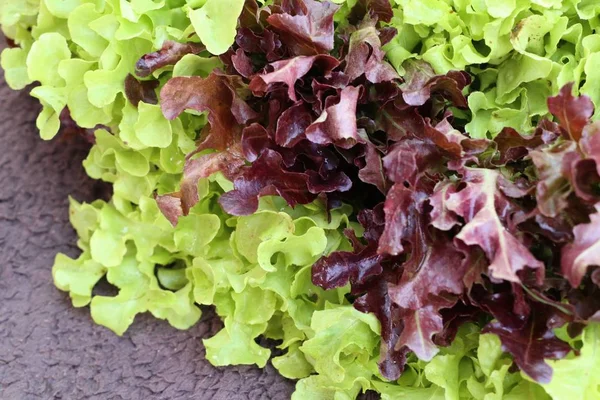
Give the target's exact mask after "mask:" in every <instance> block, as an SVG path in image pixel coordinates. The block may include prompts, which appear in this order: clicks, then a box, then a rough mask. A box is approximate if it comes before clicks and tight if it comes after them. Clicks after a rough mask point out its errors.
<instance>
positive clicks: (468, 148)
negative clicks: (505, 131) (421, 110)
mask: <svg viewBox="0 0 600 400" xmlns="http://www.w3.org/2000/svg"><path fill="white" fill-rule="evenodd" d="M423 138H427V139H429V140H430V141H431V142H433V143H434V144H435V145H436V146H437V147H439V148H440V149H441V150H442V151H444V153H446V154H447V155H448V156H450V157H454V158H460V157H464V156H465V155H474V154H479V153H481V152H483V151H484V150H485V149H487V148H488V146H489V142H488V140H486V139H471V138H470V137H468V136H467V135H465V134H464V133H462V132H460V131H458V130H456V129H454V128H453V127H452V125H450V122H448V119H447V118H444V119H443V120H441V121H440V122H439V123H437V124H436V125H435V127H434V126H432V125H431V121H430V120H429V119H426V120H425V129H424V134H423Z"/></svg>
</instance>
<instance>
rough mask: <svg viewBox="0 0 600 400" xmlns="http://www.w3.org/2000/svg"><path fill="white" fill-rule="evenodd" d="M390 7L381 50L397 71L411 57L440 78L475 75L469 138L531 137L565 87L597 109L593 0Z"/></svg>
mask: <svg viewBox="0 0 600 400" xmlns="http://www.w3.org/2000/svg"><path fill="white" fill-rule="evenodd" d="M351 2H356V1H355V0H350V1H349V3H351ZM391 2H392V3H394V5H395V7H394V16H393V19H392V21H391V25H392V26H393V27H395V28H397V29H398V32H399V34H398V35H397V36H396V38H395V39H394V40H392V41H391V42H390V43H389V44H388V45H387V46H386V47H385V50H386V52H387V56H388V59H389V60H390V62H391V63H392V64H393V65H394V66H395V67H396V68H397V69H399V70H401V69H402V64H403V62H404V61H405V60H407V59H411V58H417V59H422V60H425V61H427V62H428V63H430V64H431V65H432V67H433V69H434V70H435V71H436V72H437V73H440V74H444V73H446V72H447V71H449V70H453V69H455V70H466V71H467V72H469V73H470V74H472V75H473V76H474V77H475V81H474V84H473V85H472V87H471V89H472V94H471V96H469V108H470V109H471V111H472V113H473V116H472V119H471V121H470V122H469V124H467V127H466V129H467V131H468V132H469V133H470V134H471V136H472V137H474V138H484V137H486V134H489V133H491V134H492V135H496V134H498V133H500V131H501V130H502V129H503V128H505V127H512V128H515V129H516V130H518V131H520V132H528V133H529V132H531V131H532V130H533V128H535V126H536V123H537V120H538V119H539V118H540V117H542V116H544V115H545V114H546V112H547V108H546V98H547V97H549V96H550V95H553V94H556V93H557V92H558V90H559V89H560V88H561V87H562V86H564V85H565V84H567V83H569V82H574V83H575V90H578V91H579V92H580V93H582V94H585V95H587V96H589V97H590V98H591V99H592V101H593V102H594V104H596V106H600V90H599V89H600V83H599V82H600V75H599V72H598V68H596V66H597V65H598V63H600V35H599V34H598V27H599V24H600V20H599V19H598V15H599V14H600V3H598V2H597V1H586V0H511V1H505V0H500V1H490V0H485V1H484V0H481V1H464V0H428V1H416V0H391Z"/></svg>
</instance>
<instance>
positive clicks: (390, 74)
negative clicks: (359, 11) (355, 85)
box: [344, 20, 400, 83]
mask: <svg viewBox="0 0 600 400" xmlns="http://www.w3.org/2000/svg"><path fill="white" fill-rule="evenodd" d="M375 23H376V21H375V20H367V21H365V22H364V23H363V24H362V25H361V27H360V28H359V29H358V30H357V31H355V32H353V33H352V35H351V36H350V48H349V51H348V55H347V56H346V68H345V70H344V73H345V74H346V75H348V76H349V77H350V80H352V81H353V80H355V79H356V78H358V77H360V76H361V75H363V74H364V75H365V77H366V78H367V80H368V81H369V82H372V83H381V82H389V81H392V80H395V79H399V78H400V77H399V76H398V73H397V72H396V71H395V70H394V68H393V67H392V66H391V65H390V64H389V63H388V62H387V61H384V57H385V52H384V51H383V50H381V40H380V38H379V34H378V32H377V29H376V28H375Z"/></svg>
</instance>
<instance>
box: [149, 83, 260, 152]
mask: <svg viewBox="0 0 600 400" xmlns="http://www.w3.org/2000/svg"><path fill="white" fill-rule="evenodd" d="M234 78H235V77H228V76H223V75H218V74H216V73H214V72H213V73H211V74H210V75H209V76H208V77H207V78H200V77H197V76H193V77H177V78H172V79H170V80H169V81H168V82H167V83H166V84H165V86H163V88H162V90H161V93H160V99H161V108H162V112H163V114H164V116H165V117H166V118H167V119H175V118H176V117H177V116H178V115H179V114H181V113H182V112H183V111H184V110H187V109H192V110H195V111H199V112H204V111H208V122H209V124H210V126H209V128H208V131H207V132H206V137H205V138H204V140H203V141H202V143H201V144H200V145H199V147H198V149H197V151H201V150H204V149H214V150H226V149H227V148H229V147H230V146H232V145H233V144H234V143H236V142H239V140H240V135H241V132H242V127H243V125H244V124H246V123H247V122H248V121H250V120H252V119H255V118H257V114H256V112H255V111H254V110H253V109H252V108H250V106H249V105H248V104H247V103H246V102H245V101H244V100H243V99H242V98H241V97H240V95H239V93H238V91H237V88H238V87H239V85H240V83H239V82H237V81H236V80H235V79H234Z"/></svg>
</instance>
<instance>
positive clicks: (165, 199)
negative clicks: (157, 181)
mask: <svg viewBox="0 0 600 400" xmlns="http://www.w3.org/2000/svg"><path fill="white" fill-rule="evenodd" d="M155 200H156V204H157V205H158V208H159V210H160V211H161V212H162V213H163V215H164V216H165V217H166V218H167V220H169V222H170V223H171V224H172V225H173V226H175V225H177V221H178V220H179V217H182V216H183V208H182V206H181V198H179V197H177V196H176V195H173V194H166V195H163V196H158V195H157V196H155Z"/></svg>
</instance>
